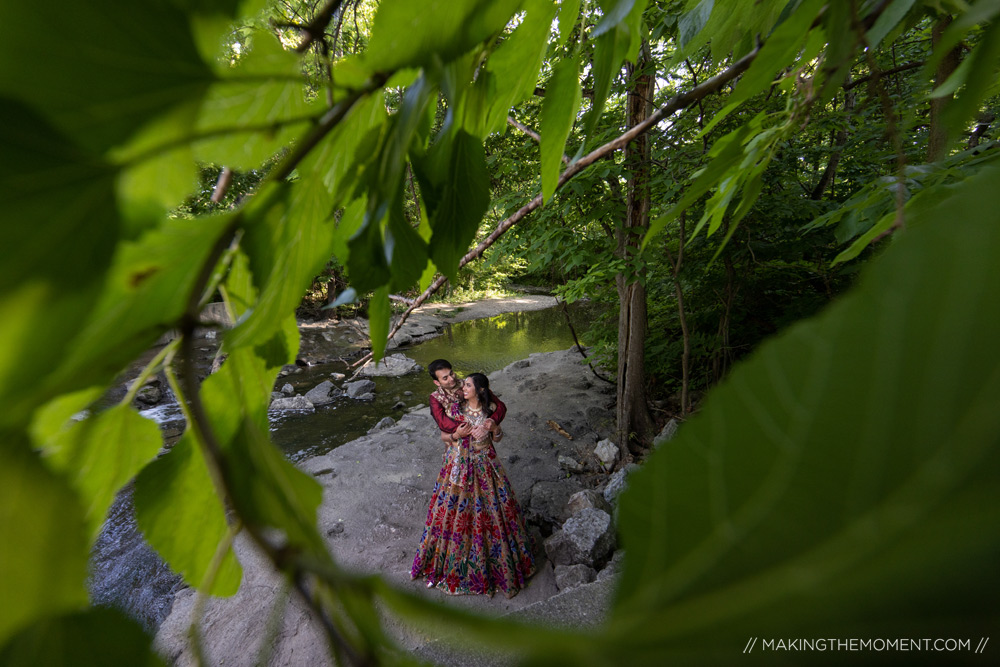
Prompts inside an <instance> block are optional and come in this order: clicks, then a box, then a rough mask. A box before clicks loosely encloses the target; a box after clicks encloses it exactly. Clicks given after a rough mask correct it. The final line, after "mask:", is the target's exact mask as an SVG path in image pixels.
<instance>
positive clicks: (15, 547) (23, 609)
mask: <svg viewBox="0 0 1000 667" xmlns="http://www.w3.org/2000/svg"><path fill="white" fill-rule="evenodd" d="M2 438H3V440H2V443H0V599H2V600H4V601H5V602H4V604H2V605H0V646H2V645H3V644H5V643H6V641H7V639H8V638H9V637H10V636H11V634H12V633H14V632H16V631H18V630H19V629H20V628H22V627H24V626H25V625H27V624H28V623H31V622H33V621H34V620H36V619H38V618H42V617H44V616H48V615H50V614H57V613H62V612H65V611H70V610H74V609H82V608H83V607H85V606H86V605H87V589H86V587H85V585H84V582H85V581H86V578H87V557H88V546H89V545H88V542H87V524H86V521H85V519H84V516H83V508H82V507H81V506H80V503H79V502H78V501H77V498H76V494H74V493H73V491H72V490H71V489H70V487H69V485H68V484H67V483H66V481H65V480H63V479H61V478H60V477H58V476H57V475H55V474H54V473H53V472H52V471H51V470H49V469H48V468H46V467H45V466H44V465H43V464H42V462H41V461H40V460H39V459H38V457H37V456H36V455H35V454H34V453H33V452H31V451H29V446H28V443H27V439H26V438H24V437H21V436H19V435H13V434H10V433H5V434H3V436H2Z"/></svg>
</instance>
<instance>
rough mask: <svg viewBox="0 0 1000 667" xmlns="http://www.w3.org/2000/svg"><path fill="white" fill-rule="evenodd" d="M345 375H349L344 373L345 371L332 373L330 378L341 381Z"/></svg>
mask: <svg viewBox="0 0 1000 667" xmlns="http://www.w3.org/2000/svg"><path fill="white" fill-rule="evenodd" d="M345 377H347V376H346V375H344V374H343V373H330V379H331V380H333V381H335V382H339V381H341V380H343V379H344V378H345Z"/></svg>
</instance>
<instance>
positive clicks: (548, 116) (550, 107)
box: [539, 56, 581, 202]
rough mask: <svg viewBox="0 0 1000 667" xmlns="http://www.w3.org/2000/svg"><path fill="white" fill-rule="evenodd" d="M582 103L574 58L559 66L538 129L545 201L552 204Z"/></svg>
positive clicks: (546, 90) (544, 102) (548, 92)
mask: <svg viewBox="0 0 1000 667" xmlns="http://www.w3.org/2000/svg"><path fill="white" fill-rule="evenodd" d="M580 100H581V93H580V61H579V59H578V58H577V57H576V56H572V57H570V58H567V59H565V60H561V61H559V62H558V63H557V64H556V66H555V67H554V70H553V72H552V78H551V79H549V83H548V86H546V89H545V99H544V100H543V101H542V118H541V125H540V128H539V129H540V130H541V147H540V151H541V164H542V200H543V201H546V202H547V201H550V200H551V199H552V195H553V194H554V193H555V191H556V185H557V184H558V182H559V166H560V164H561V163H562V156H563V152H564V150H565V148H566V138H567V137H568V136H569V133H570V130H572V129H573V124H574V123H575V122H576V112H577V110H578V109H579V108H580Z"/></svg>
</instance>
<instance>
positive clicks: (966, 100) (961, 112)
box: [943, 22, 1000, 137]
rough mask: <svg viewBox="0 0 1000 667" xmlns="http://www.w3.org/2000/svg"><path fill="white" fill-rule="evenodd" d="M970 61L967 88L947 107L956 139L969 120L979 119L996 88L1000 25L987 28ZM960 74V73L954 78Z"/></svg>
mask: <svg viewBox="0 0 1000 667" xmlns="http://www.w3.org/2000/svg"><path fill="white" fill-rule="evenodd" d="M969 61H971V64H970V65H969V69H968V77H967V78H966V84H965V88H964V89H963V90H962V92H961V93H960V94H959V95H958V96H957V97H956V98H955V99H954V100H952V101H951V103H950V104H948V105H947V106H946V107H945V110H944V114H943V116H944V118H943V120H944V123H945V125H946V127H947V128H948V132H949V134H950V135H951V136H952V137H956V136H958V135H959V134H960V133H961V132H962V130H963V129H965V126H966V125H967V124H968V123H969V121H971V120H973V119H974V118H975V117H976V114H977V113H978V112H979V107H980V105H981V103H982V101H983V98H984V97H986V95H987V93H988V91H989V90H990V88H991V87H992V86H994V85H996V69H997V62H998V61H1000V22H993V23H991V24H990V25H989V26H988V27H987V28H986V31H985V33H984V34H983V38H982V41H981V42H980V43H979V45H978V46H977V47H976V49H975V50H974V51H973V52H972V54H971V55H969V56H968V58H967V59H966V61H965V62H969ZM965 62H963V63H962V66H959V68H958V69H959V70H962V69H963V68H964V65H965ZM957 74H958V71H956V72H954V74H953V75H952V76H955V75H957ZM949 80H950V79H949ZM946 83H947V82H946Z"/></svg>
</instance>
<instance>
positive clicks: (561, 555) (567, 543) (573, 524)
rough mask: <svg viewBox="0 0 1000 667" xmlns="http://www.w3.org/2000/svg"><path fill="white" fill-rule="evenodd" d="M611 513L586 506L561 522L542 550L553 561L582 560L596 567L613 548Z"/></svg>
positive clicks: (555, 563) (572, 562)
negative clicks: (558, 528) (561, 525)
mask: <svg viewBox="0 0 1000 667" xmlns="http://www.w3.org/2000/svg"><path fill="white" fill-rule="evenodd" d="M615 542H616V538H615V529H614V525H613V524H612V522H611V515H610V514H608V513H607V512H603V511H601V510H596V509H593V508H587V509H583V510H580V512H579V513H578V514H576V515H575V516H573V517H572V518H570V519H569V520H568V521H566V523H564V524H563V527H562V530H558V531H556V532H554V533H552V536H551V537H550V538H549V539H547V540H545V553H546V554H547V555H548V557H549V560H550V561H552V563H553V565H577V564H581V563H582V564H584V565H588V566H590V567H599V566H600V565H602V564H603V563H605V562H606V561H607V558H608V556H610V555H611V552H612V551H613V550H614V548H615Z"/></svg>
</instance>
